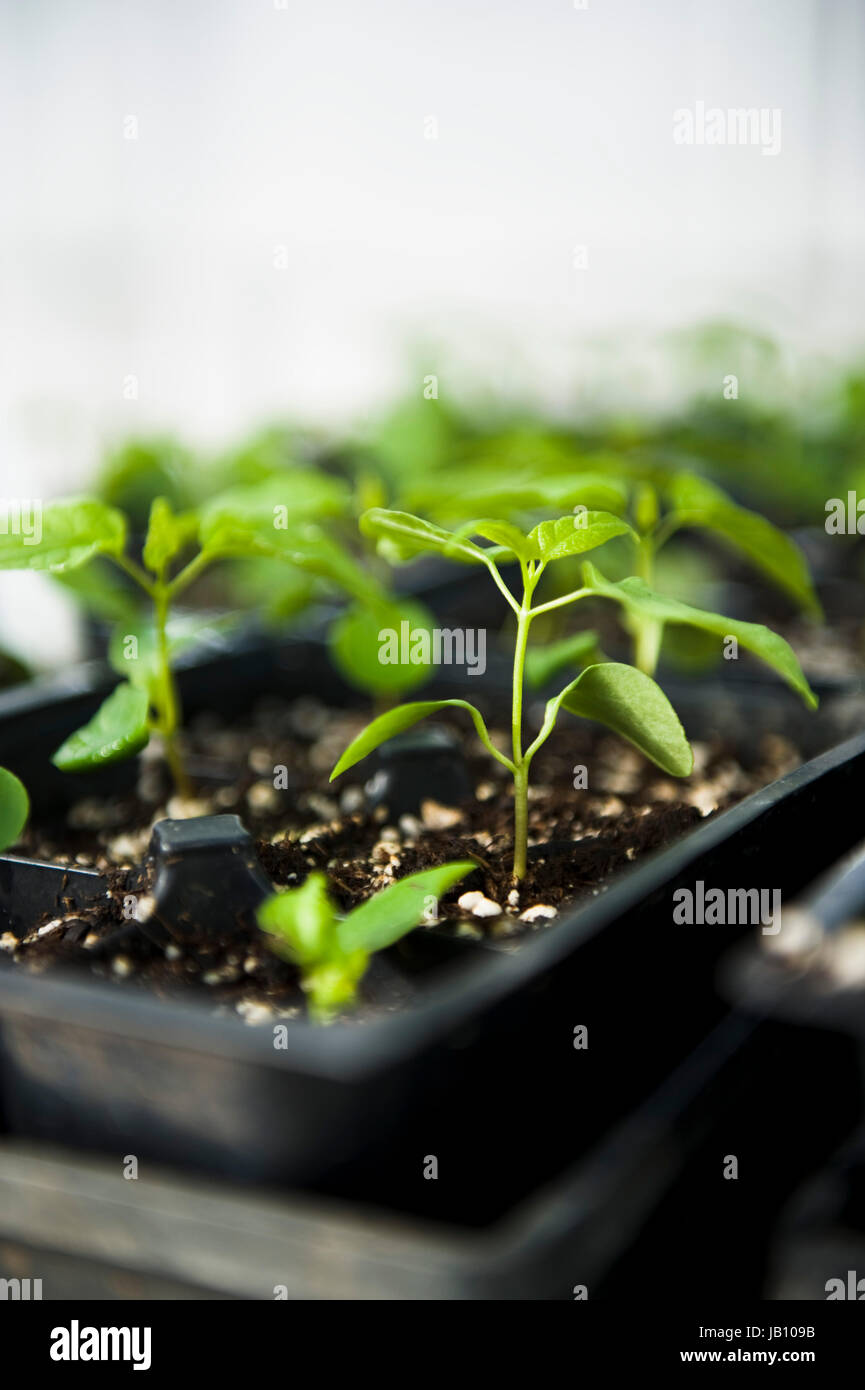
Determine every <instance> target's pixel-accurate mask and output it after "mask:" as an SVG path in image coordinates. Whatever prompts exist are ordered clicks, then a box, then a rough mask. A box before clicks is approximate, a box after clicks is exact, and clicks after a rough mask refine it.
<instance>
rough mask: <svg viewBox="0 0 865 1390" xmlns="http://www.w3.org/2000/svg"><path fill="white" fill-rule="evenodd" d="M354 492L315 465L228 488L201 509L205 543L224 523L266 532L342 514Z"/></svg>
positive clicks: (290, 469) (287, 469) (286, 470)
mask: <svg viewBox="0 0 865 1390" xmlns="http://www.w3.org/2000/svg"><path fill="white" fill-rule="evenodd" d="M350 501H351V493H350V491H349V488H348V485H347V484H346V483H345V482H344V481H343V480H342V479H340V478H331V477H328V476H327V474H325V473H320V472H318V471H317V470H316V469H314V468H286V469H284V470H283V471H282V472H280V473H278V474H275V475H273V476H271V477H267V478H264V479H263V480H262V481H261V482H259V483H253V484H251V485H250V486H249V487H233V488H228V489H227V490H226V491H225V492H221V493H219V494H218V495H217V496H216V497H213V498H211V499H210V501H208V502H205V503H204V504H203V506H202V507H201V508H200V509H199V514H200V518H201V537H202V544H203V543H204V542H205V540H206V539H207V538H208V537H209V536H210V535H211V534H212V532H213V531H214V529H215V528H217V527H218V526H219V525H220V523H236V524H237V525H238V526H241V527H245V528H249V529H250V530H251V531H253V532H255V533H259V534H264V535H265V536H266V535H267V534H268V532H270V533H272V532H274V531H275V532H277V533H278V532H279V531H280V530H281V531H283V532H284V531H286V530H290V529H291V528H292V527H293V526H296V525H297V524H298V523H299V522H302V521H313V520H315V519H316V518H319V517H328V516H340V515H342V514H343V513H345V511H346V510H347V509H348V506H349V504H350Z"/></svg>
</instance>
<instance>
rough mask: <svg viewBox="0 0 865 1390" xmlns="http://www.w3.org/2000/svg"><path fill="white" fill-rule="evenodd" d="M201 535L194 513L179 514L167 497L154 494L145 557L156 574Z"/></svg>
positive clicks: (145, 542) (145, 560) (143, 553)
mask: <svg viewBox="0 0 865 1390" xmlns="http://www.w3.org/2000/svg"><path fill="white" fill-rule="evenodd" d="M197 535H198V517H197V516H196V514H195V512H181V513H177V512H175V511H174V510H173V509H172V506H171V503H170V502H169V501H168V500H167V499H166V498H165V497H154V499H153V502H152V504H151V508H150V519H149V521H148V524H147V536H146V538H145V541H144V549H143V551H142V558H143V560H144V563H145V565H146V566H147V568H148V569H149V570H151V571H152V572H153V573H154V574H160V573H162V571H163V570H164V569H165V567H166V566H167V565H168V563H169V561H170V560H173V559H174V558H175V556H177V555H179V554H180V552H181V551H183V550H185V549H186V547H187V546H189V545H191V544H192V542H193V541H194V540H195V539H196V537H197Z"/></svg>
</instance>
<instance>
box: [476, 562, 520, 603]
mask: <svg viewBox="0 0 865 1390" xmlns="http://www.w3.org/2000/svg"><path fill="white" fill-rule="evenodd" d="M484 564H485V565H486V567H487V569H488V570H489V572H490V574H491V575H492V577H493V579H494V580H495V582H496V585H497V587H498V588H499V590H500V591H501V593H502V594H503V595H504V597H505V598H506V599H507V601H508V603H509V604H510V606H511V608H512V609H513V610H514V612H515V613H517V614H518V613H519V611H520V605H519V604H518V603H517V601H516V599H515V598H514V596H513V594H512V593H511V591H510V589H509V588H508V586H507V584H506V583H505V581H504V580H503V579H502V576H501V575H500V574H499V570H498V566H497V565H496V562H495V560H485V561H484Z"/></svg>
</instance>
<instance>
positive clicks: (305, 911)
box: [257, 873, 339, 966]
mask: <svg viewBox="0 0 865 1390" xmlns="http://www.w3.org/2000/svg"><path fill="white" fill-rule="evenodd" d="M257 917H258V925H259V926H260V927H261V929H262V931H266V932H267V933H268V934H269V935H270V936H272V937H274V943H273V949H274V950H275V951H276V952H277V953H278V954H279V955H281V956H283V957H284V958H285V959H286V960H290V961H293V962H294V963H295V964H296V965H301V966H312V965H317V964H319V963H320V962H321V961H324V960H328V959H329V958H330V956H332V955H334V954H338V953H339V944H338V941H337V937H336V923H337V918H336V911H335V909H334V906H333V903H332V902H331V900H330V896H329V894H328V891H327V878H326V877H325V875H324V874H321V873H312V874H310V875H309V877H308V878H307V879H306V881H305V883H303V884H302V885H301V887H300V888H288V889H285V890H283V891H282V892H279V893H274V895H273V897H270V898H266V899H265V901H264V902H263V903H262V904H261V906H260V907H259V909H258V914H257Z"/></svg>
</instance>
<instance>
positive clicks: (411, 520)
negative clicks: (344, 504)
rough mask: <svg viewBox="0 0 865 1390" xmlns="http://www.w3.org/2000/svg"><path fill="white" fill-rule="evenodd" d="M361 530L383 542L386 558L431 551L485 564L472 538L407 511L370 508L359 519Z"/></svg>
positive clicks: (472, 562)
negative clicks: (469, 538) (468, 538)
mask: <svg viewBox="0 0 865 1390" xmlns="http://www.w3.org/2000/svg"><path fill="white" fill-rule="evenodd" d="M360 529H361V531H362V532H363V534H364V535H365V536H372V537H373V538H374V539H375V540H377V541H379V543H380V545H381V543H384V550H385V553H386V554H387V557H388V559H396V560H398V561H401V560H409V559H411V558H412V557H413V556H415V555H424V554H430V553H432V554H437V555H444V556H446V557H447V559H449V560H462V561H464V562H465V563H467V564H486V563H487V560H486V557H485V555H484V552H483V550H482V549H481V547H480V546H479V545H475V544H474V542H473V541H470V540H467V539H466V538H465V537H463V536H459V535H454V533H453V532H452V531H445V530H443V529H442V527H441V526H434V525H433V524H432V522H430V521H423V520H422V519H421V518H420V517H419V516H411V514H410V513H409V512H393V511H386V510H384V509H383V508H381V507H373V508H372V509H371V510H370V511H368V512H364V514H363V516H362V517H361V518H360Z"/></svg>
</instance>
